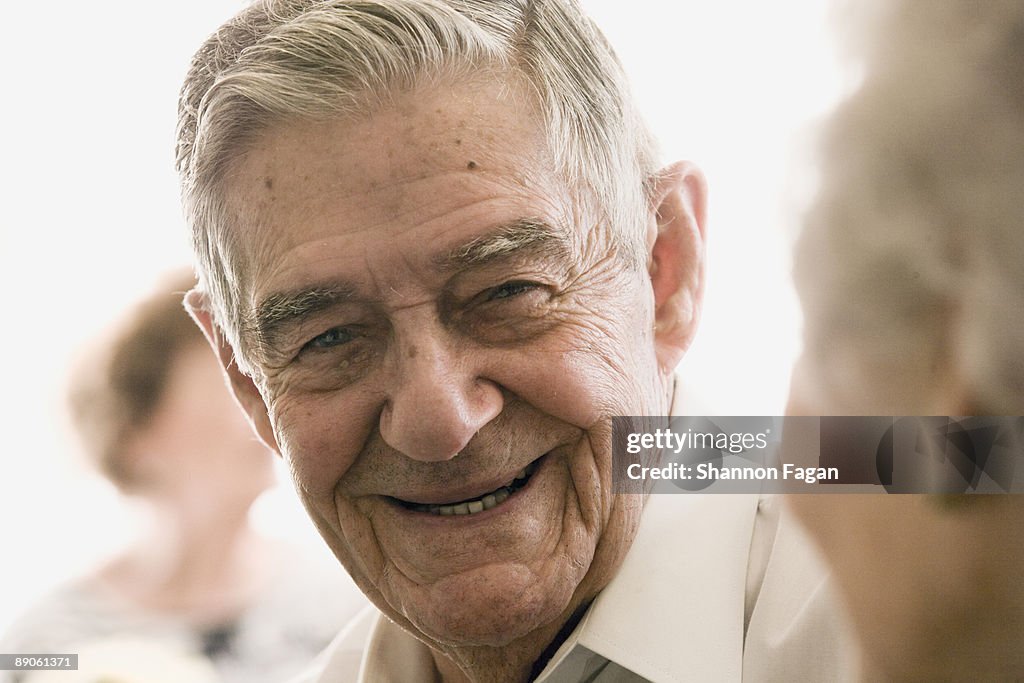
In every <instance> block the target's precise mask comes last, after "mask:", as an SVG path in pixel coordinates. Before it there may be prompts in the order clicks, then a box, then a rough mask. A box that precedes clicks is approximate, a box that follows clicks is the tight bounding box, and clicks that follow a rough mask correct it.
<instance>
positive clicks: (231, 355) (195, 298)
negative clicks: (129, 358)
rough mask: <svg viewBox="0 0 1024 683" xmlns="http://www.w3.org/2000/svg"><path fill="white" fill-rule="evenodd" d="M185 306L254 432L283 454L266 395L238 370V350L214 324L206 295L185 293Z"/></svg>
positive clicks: (195, 291)
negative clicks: (272, 422)
mask: <svg viewBox="0 0 1024 683" xmlns="http://www.w3.org/2000/svg"><path fill="white" fill-rule="evenodd" d="M184 304H185V309H186V310H187V311H188V313H189V315H191V316H192V319H193V320H195V322H196V324H197V325H199V327H200V329H202V331H203V335H205V336H206V340H207V341H208V342H210V346H211V347H212V348H213V352H214V353H215V354H216V355H217V359H218V360H219V361H220V365H221V368H222V369H223V370H224V374H225V376H226V377H227V379H228V385H229V386H230V387H231V392H232V393H233V394H234V396H235V400H236V401H237V402H238V405H239V406H240V407H241V408H242V410H243V411H244V412H245V414H246V416H248V418H249V423H250V424H251V425H252V427H253V429H254V430H255V432H256V435H257V436H258V437H259V438H260V440H261V441H262V442H263V443H264V444H266V446H267V447H268V448H270V449H271V450H272V451H274V452H275V453H278V454H280V452H281V451H280V449H279V448H278V444H277V438H276V437H275V436H274V430H273V427H272V426H271V423H270V415H269V414H268V412H267V405H266V403H265V402H264V401H263V395H262V394H260V391H259V388H258V387H257V386H256V383H255V382H254V381H253V379H252V377H250V376H249V375H247V374H246V373H244V372H242V370H241V368H239V367H238V362H237V361H236V359H235V351H234V349H233V348H232V347H231V344H230V343H228V341H227V339H226V338H225V336H224V333H223V332H222V331H221V329H220V327H219V326H218V325H217V323H216V321H214V319H213V314H212V313H211V312H210V307H209V305H208V304H207V302H206V295H205V294H204V293H203V292H200V291H199V290H196V289H193V290H191V291H189V292H188V293H186V294H185V300H184Z"/></svg>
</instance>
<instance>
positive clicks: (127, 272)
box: [0, 0, 850, 629]
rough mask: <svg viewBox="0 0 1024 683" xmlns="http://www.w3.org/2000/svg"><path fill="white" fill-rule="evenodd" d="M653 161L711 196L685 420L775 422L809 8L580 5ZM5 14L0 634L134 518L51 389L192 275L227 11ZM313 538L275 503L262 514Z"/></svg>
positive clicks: (819, 40)
mask: <svg viewBox="0 0 1024 683" xmlns="http://www.w3.org/2000/svg"><path fill="white" fill-rule="evenodd" d="M584 4H586V5H588V6H589V8H590V9H591V12H592V13H593V14H594V16H595V18H596V19H597V20H598V22H599V23H600V24H601V25H602V26H603V27H604V28H605V30H606V33H607V34H608V36H609V38H610V39H611V41H612V43H613V44H614V45H615V46H616V47H617V48H618V50H619V53H620V56H621V57H622V59H623V61H624V63H625V65H626V68H627V70H628V71H629V72H630V73H631V75H632V78H633V82H634V88H635V90H636V94H637V96H638V97H639V98H640V101H641V104H642V107H643V110H644V111H645V112H647V113H648V115H649V117H650V123H651V124H652V126H653V128H654V129H655V132H656V133H657V134H658V136H659V137H660V139H661V141H662V144H663V149H664V152H665V159H666V160H673V159H677V158H688V159H691V160H694V161H696V162H697V163H698V164H699V165H700V166H702V167H703V169H704V170H705V172H706V174H707V176H708V180H709V183H710V187H711V211H710V213H711V216H710V228H709V239H710V245H709V258H710V270H709V275H710V280H709V286H708V292H707V302H706V307H705V315H704V321H703V323H702V328H701V332H700V335H699V337H698V340H697V342H696V343H695V345H694V346H693V348H692V349H691V352H690V354H689V356H688V357H687V359H686V361H685V362H684V365H683V366H682V368H681V371H680V372H681V376H682V377H683V381H684V382H685V384H686V387H687V390H688V391H689V393H690V394H691V395H693V396H695V397H697V400H696V402H695V403H694V404H693V407H694V410H695V411H697V412H707V413H718V414H731V415H744V414H755V415H756V414H778V413H779V412H780V411H781V410H782V407H783V405H784V396H785V392H786V384H787V381H788V375H789V370H790V366H791V364H792V361H793V359H794V358H795V355H796V353H797V351H798V340H799V316H798V312H797V306H796V303H795V299H794V297H793V294H792V292H791V290H790V287H789V284H788V268H789V262H788V249H789V240H790V238H791V237H792V234H793V233H794V231H795V229H796V226H797V224H798V220H799V209H800V207H801V205H802V202H803V200H804V199H805V197H806V195H807V193H808V191H809V188H811V186H812V185H813V182H812V179H813V175H812V174H811V173H810V171H809V169H810V166H809V161H810V157H809V154H808V149H809V148H810V144H809V133H810V132H811V128H809V124H812V123H813V122H814V121H816V120H817V119H818V118H820V116H821V115H822V114H823V113H825V112H826V111H827V110H828V109H829V108H830V106H831V105H832V103H834V101H835V99H836V98H837V97H838V95H839V93H840V92H841V90H842V88H843V83H844V81H848V80H850V79H848V78H846V79H844V77H843V72H841V71H840V70H839V69H838V68H837V66H836V59H835V54H834V50H833V48H832V43H833V40H832V34H833V32H832V28H831V26H830V25H829V23H828V21H827V18H828V11H829V10H828V5H827V4H826V2H825V0H819V1H811V0H808V1H797V0H787V1H786V2H781V3H766V2H761V1H760V0H728V1H720V0H716V1H715V2H709V1H708V0H686V1H670V0H634V1H633V2H623V1H622V0H584ZM15 7H16V9H14V10H11V9H10V8H5V10H4V14H5V17H4V26H5V30H4V34H5V35H4V40H3V41H0V58H2V59H0V63H2V64H3V67H2V68H3V83H4V91H5V92H4V97H3V105H2V108H0V117H2V121H3V127H2V130H3V131H4V133H5V135H4V141H3V152H2V154H0V159H2V162H0V163H2V164H3V193H2V197H3V202H2V205H0V221H2V223H0V230H2V233H0V256H2V259H3V268H0V292H2V296H3V298H4V301H5V305H4V307H3V311H4V312H3V322H2V330H3V334H2V335H0V340H2V341H0V344H2V345H0V354H2V355H0V362H2V363H3V365H2V367H3V373H2V375H0V382H2V393H0V397H2V398H0V401H2V404H0V420H2V422H0V426H2V430H3V431H2V434H3V437H4V444H3V456H2V459H0V572H2V574H0V629H2V628H3V627H4V626H6V625H7V623H8V622H9V620H10V619H11V618H12V617H13V616H14V614H15V613H16V612H18V611H20V610H21V609H23V608H24V607H25V606H27V605H28V604H29V603H30V602H31V601H32V600H34V599H36V598H37V597H38V596H39V595H40V594H42V593H43V592H44V591H45V590H47V589H48V588H49V587H50V586H52V585H53V583H54V582H56V581H59V580H61V579H63V578H67V577H69V576H71V575H73V574H75V573H78V572H80V571H83V570H84V569H85V568H87V567H88V566H89V565H91V564H93V563H95V562H96V561H97V560H98V558H99V557H101V556H102V555H103V554H105V553H108V552H110V551H111V550H112V549H113V548H115V547H116V546H117V544H119V543H121V542H123V540H124V539H125V538H126V535H127V534H128V533H129V532H130V531H131V529H132V523H131V517H130V515H129V514H127V512H126V510H125V508H124V507H123V506H122V505H121V504H120V503H119V501H118V500H117V497H116V496H115V495H114V493H113V491H112V489H111V487H109V486H108V485H107V484H105V483H104V482H102V481H101V480H99V479H98V478H96V477H95V476H92V475H90V474H89V473H88V471H87V470H86V469H85V468H84V467H83V466H82V465H81V464H80V459H79V458H78V456H77V455H76V444H75V442H74V439H73V438H72V437H71V435H70V434H69V432H68V428H67V418H66V416H65V414H64V408H63V401H64V399H63V393H64V390H65V383H66V377H67V372H68V369H69V368H70V367H71V364H72V362H73V359H74V357H75V354H76V351H77V350H78V349H80V347H81V345H82V344H83V343H85V342H86V341H88V340H90V339H92V338H94V337H95V336H96V334H97V333H99V332H100V331H101V330H102V329H104V327H105V326H106V325H107V324H108V323H109V322H110V321H111V320H112V319H113V318H115V317H116V316H117V315H118V314H119V312H120V311H121V310H122V309H123V308H124V307H125V306H126V305H128V304H129V303H130V302H132V301H134V300H135V299H136V298H137V297H138V296H139V295H140V294H141V293H143V292H145V291H147V289H148V288H149V287H150V286H151V285H152V283H153V281H154V280H155V279H156V278H157V276H158V275H159V274H160V273H162V272H163V271H165V270H167V269H169V268H171V267H173V266H176V265H179V264H183V263H186V262H187V260H188V250H187V242H186V232H185V228H184V226H183V224H182V221H181V219H180V210H179V206H178V190H177V184H176V177H175V175H174V171H173V161H172V158H173V155H172V149H173V140H174V127H175V113H176V98H177V90H178V87H179V85H180V81H181V78H182V76H183V75H184V72H185V69H186V66H187V63H188V60H189V58H190V56H191V54H192V52H193V51H194V50H195V49H196V48H197V47H198V46H199V44H200V43H201V41H202V40H203V39H204V38H205V37H206V35H207V34H208V33H210V32H211V31H212V30H213V29H214V28H215V27H216V26H217V25H218V24H219V23H220V22H221V21H223V20H224V19H226V18H227V17H228V16H229V15H231V14H233V13H234V12H235V11H236V10H237V9H238V8H239V7H241V3H239V2H236V1H235V0H178V1H177V2H166V3H149V2H146V3H142V2H128V1H127V0H118V1H106V2H103V1H97V2H88V3H78V2H70V1H68V0H58V1H56V2H48V3H16V4H15ZM257 514H258V519H259V521H260V523H261V524H262V525H263V526H265V527H267V528H268V529H269V530H271V531H273V532H275V533H279V534H285V535H289V536H301V537H303V538H309V536H310V533H311V532H309V531H308V529H307V525H306V524H305V520H304V518H303V516H302V513H301V512H300V511H298V510H297V508H296V507H295V504H294V501H293V496H292V494H291V492H290V489H288V488H287V487H282V488H281V490H279V491H277V492H276V493H273V494H271V495H270V496H268V498H267V499H266V500H264V501H261V503H260V505H259V508H258V510H257Z"/></svg>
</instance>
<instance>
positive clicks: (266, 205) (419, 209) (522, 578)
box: [229, 84, 668, 646]
mask: <svg viewBox="0 0 1024 683" xmlns="http://www.w3.org/2000/svg"><path fill="white" fill-rule="evenodd" d="M517 95H519V93H518V92H516V91H515V90H514V89H510V88H509V87H507V86H503V85H497V84H496V85H493V86H490V87H477V86H474V87H466V86H462V87H457V88H454V89H442V90H441V91H440V92H422V91H421V92H416V93H414V94H411V95H406V96H402V97H401V98H399V100H398V101H397V103H396V104H395V105H394V106H392V107H390V108H387V109H385V110H384V111H382V112H379V113H376V114H374V115H373V116H371V117H368V118H366V119H362V120H357V121H354V122H353V121H348V122H338V123H323V124H297V125H292V126H282V127H279V128H275V129H271V130H270V131H269V132H267V133H266V134H265V135H264V136H263V137H262V138H261V139H260V140H259V141H258V142H257V144H255V145H254V147H253V149H252V150H251V152H250V153H249V154H248V155H247V156H246V158H245V159H244V160H243V161H242V163H241V164H240V167H239V169H238V173H237V174H236V175H235V176H234V178H233V180H232V181H231V184H230V187H229V192H230V193H231V196H232V197H233V199H234V204H235V206H236V208H237V209H238V210H239V211H241V212H242V214H243V216H245V217H246V218H247V220H244V221H243V224H244V226H245V227H244V228H242V229H241V230H242V231H241V232H240V233H239V236H240V240H241V241H242V246H241V247H240V248H241V249H242V250H243V253H245V254H247V258H248V259H249V267H250V271H249V272H250V273H252V274H253V278H252V279H253V280H254V284H253V286H252V289H251V291H249V292H247V293H246V294H247V295H248V296H249V299H248V302H249V304H251V314H252V323H253V325H252V327H253V331H252V333H251V336H250V337H249V339H250V342H256V341H258V343H257V344H256V345H254V346H253V348H254V351H253V353H252V354H250V355H251V358H252V361H253V364H254V366H255V368H256V374H257V381H258V383H260V384H261V394H262V398H263V402H264V403H265V414H264V415H262V416H261V415H259V414H257V415H255V416H254V418H255V421H256V423H257V425H258V426H259V425H260V424H261V423H264V424H263V429H261V432H262V433H263V434H264V436H265V438H267V439H268V440H274V441H276V445H277V447H278V448H279V450H280V452H281V453H282V455H283V456H284V457H285V459H286V461H287V462H288V464H289V466H290V468H291V471H292V474H293V476H294V479H295V482H296V485H297V488H298V490H299V493H300V495H301V497H302V499H303V502H304V504H305V506H306V508H307V510H308V512H309V514H310V516H311V517H312V518H313V520H314V522H315V523H316V525H317V527H318V528H319V530H320V533H321V535H322V536H323V537H324V538H325V540H326V541H327V543H328V544H329V545H330V546H331V548H332V549H333V551H334V553H335V554H336V555H337V557H338V558H339V560H340V561H341V562H342V563H343V564H344V565H345V567H346V568H347V569H348V571H349V572H350V573H351V574H352V575H353V577H354V578H355V579H356V581H357V582H358V583H359V584H360V586H361V587H362V589H363V590H364V591H365V592H366V593H367V595H368V596H369V597H370V598H371V599H372V600H373V601H374V602H375V603H376V604H377V605H378V606H379V607H380V608H381V609H382V610H384V611H385V612H386V613H387V614H388V615H389V616H391V617H392V618H393V619H395V620H397V621H398V622H399V623H402V624H404V625H406V626H407V627H411V628H413V629H415V630H416V631H418V632H419V633H420V634H421V635H422V636H423V637H425V639H426V640H427V641H428V642H432V643H434V644H439V645H441V646H444V645H445V644H452V643H461V644H481V645H498V646H500V645H504V644H507V643H508V642H510V641H512V640H514V639H517V638H520V637H522V636H524V635H527V634H530V633H533V632H535V631H537V630H538V629H542V628H543V627H545V626H547V627H550V626H551V625H555V626H557V625H559V624H561V623H562V621H564V619H565V618H566V617H567V615H568V614H569V613H571V611H572V610H573V609H575V608H576V607H577V606H579V605H580V604H582V603H583V602H585V601H586V600H589V599H590V598H591V597H592V596H593V595H595V594H596V593H597V592H598V591H599V590H600V589H601V588H602V587H603V586H604V585H605V584H606V583H607V581H608V580H609V579H610V577H611V575H612V574H614V572H615V570H616V569H617V567H618V565H619V563H620V562H621V559H622V557H623V556H624V554H625V552H626V551H627V550H628V548H629V545H630V543H631V542H632V538H633V535H634V532H635V527H636V524H637V522H638V519H639V514H640V510H641V506H642V501H641V499H640V497H638V496H619V497H616V496H613V495H612V494H611V472H610V470H611V453H610V447H611V438H610V419H609V418H610V417H611V416H612V415H630V414H645V413H654V414H658V413H665V412H667V410H668V401H667V393H668V391H667V383H666V380H665V376H664V373H660V374H659V371H658V362H657V360H656V355H655V346H656V343H655V339H654V332H653V327H654V303H655V298H654V294H653V292H652V287H651V283H650V278H649V276H648V273H647V272H645V271H644V270H643V269H642V268H638V267H636V266H633V265H630V264H629V262H628V260H627V257H626V256H625V252H624V251H623V250H618V251H617V250H616V249H615V247H614V245H613V243H612V241H611V240H610V239H609V237H610V234H609V233H610V230H609V226H607V225H601V224H599V223H598V222H597V219H596V218H595V217H594V215H593V214H592V213H590V212H588V211H587V210H585V208H584V207H583V206H582V205H581V203H580V202H579V201H578V200H577V199H576V197H575V196H574V195H573V193H572V192H570V191H569V190H568V189H567V188H566V187H565V186H564V183H563V182H562V181H561V180H560V179H559V177H558V176H557V175H556V174H555V173H554V172H553V170H552V165H551V163H550V162H549V160H548V156H547V154H546V152H545V145H544V141H543V139H542V134H541V131H540V129H539V127H538V126H537V125H535V123H534V119H533V116H532V114H531V113H530V111H529V110H528V108H527V107H526V106H525V105H521V104H519V105H517V104H515V101H516V98H515V96H517ZM524 100H525V98H523V97H519V101H520V102H522V101H524ZM651 220H652V222H653V216H652V217H651ZM644 227H647V226H641V230H642V229H643V228H644ZM243 402H244V400H243ZM257 413H259V410H257ZM271 430H272V435H270V431H271Z"/></svg>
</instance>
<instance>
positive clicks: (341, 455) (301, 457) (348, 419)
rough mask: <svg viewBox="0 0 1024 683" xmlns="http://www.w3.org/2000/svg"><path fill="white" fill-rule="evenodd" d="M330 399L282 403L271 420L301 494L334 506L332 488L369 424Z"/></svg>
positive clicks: (352, 455)
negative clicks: (357, 418) (336, 405)
mask: <svg viewBox="0 0 1024 683" xmlns="http://www.w3.org/2000/svg"><path fill="white" fill-rule="evenodd" d="M332 403H333V402H332V401H330V400H327V399H321V400H309V401H304V402H302V403H281V404H279V406H280V407H279V408H278V409H277V410H275V411H274V412H273V413H272V420H273V425H274V434H275V436H276V437H277V441H278V445H279V446H280V447H281V452H282V455H283V456H284V458H285V461H286V462H287V464H288V467H289V468H290V470H291V473H292V477H293V479H294V480H295V483H296V484H297V486H298V487H299V492H300V494H301V495H303V496H304V497H306V498H309V499H310V501H312V502H315V503H318V504H324V503H329V504H331V505H332V506H333V497H334V489H335V487H336V486H337V484H338V482H339V481H340V480H341V479H342V477H343V476H344V475H345V473H346V472H347V471H348V469H349V468H350V467H351V466H352V463H353V462H354V461H355V460H356V458H357V457H358V454H359V452H360V450H361V449H362V446H363V444H364V443H365V442H366V439H367V436H366V435H367V433H368V431H367V430H368V428H367V427H366V426H365V425H359V424H358V422H357V420H356V419H355V413H354V412H353V413H348V414H346V411H342V410H340V409H337V408H336V407H335V406H334V405H333V404H332ZM307 503H308V501H307Z"/></svg>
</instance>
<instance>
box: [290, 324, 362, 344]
mask: <svg viewBox="0 0 1024 683" xmlns="http://www.w3.org/2000/svg"><path fill="white" fill-rule="evenodd" d="M355 338H356V335H354V334H353V333H352V332H351V330H349V329H348V328H345V327H332V328H331V329H329V330H327V331H326V332H324V333H323V334H318V335H317V336H315V337H313V338H312V339H310V340H309V341H308V342H306V345H305V346H304V347H303V348H305V349H330V348H334V347H335V346H342V345H343V344H347V343H349V342H350V341H352V340H353V339H355Z"/></svg>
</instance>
